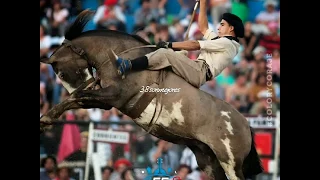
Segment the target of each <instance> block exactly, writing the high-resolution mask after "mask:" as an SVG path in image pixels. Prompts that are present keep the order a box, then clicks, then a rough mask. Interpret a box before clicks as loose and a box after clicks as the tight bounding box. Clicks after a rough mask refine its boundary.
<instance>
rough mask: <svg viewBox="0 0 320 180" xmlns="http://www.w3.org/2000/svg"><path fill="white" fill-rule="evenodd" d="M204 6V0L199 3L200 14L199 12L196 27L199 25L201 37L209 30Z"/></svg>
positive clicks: (205, 2) (205, 3)
mask: <svg viewBox="0 0 320 180" xmlns="http://www.w3.org/2000/svg"><path fill="white" fill-rule="evenodd" d="M206 5H207V1H206V0H201V1H200V12H199V17H198V25H199V30H200V31H201V33H202V34H203V35H204V34H205V33H206V31H207V30H208V29H209V25H208V17H207V7H206Z"/></svg>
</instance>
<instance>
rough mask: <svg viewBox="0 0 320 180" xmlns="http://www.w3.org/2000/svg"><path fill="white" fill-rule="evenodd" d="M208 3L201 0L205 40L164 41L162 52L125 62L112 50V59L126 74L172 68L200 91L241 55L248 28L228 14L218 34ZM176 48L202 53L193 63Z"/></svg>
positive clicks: (201, 25)
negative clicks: (210, 22)
mask: <svg viewBox="0 0 320 180" xmlns="http://www.w3.org/2000/svg"><path fill="white" fill-rule="evenodd" d="M206 3H207V2H206V0H201V1H200V14H199V20H198V24H199V29H200V31H201V33H202V34H203V35H204V39H205V40H198V41H197V40H188V41H183V42H163V41H160V42H159V43H158V44H157V47H158V48H160V49H158V50H156V51H155V52H151V53H149V54H146V55H145V56H142V57H138V58H136V59H133V60H127V59H122V58H120V57H118V56H117V55H115V53H114V52H113V51H112V50H110V52H109V57H111V58H113V60H115V61H116V62H117V66H118V73H119V74H120V75H124V74H125V73H126V72H127V71H129V70H145V69H149V70H159V69H163V68H165V67H169V66H171V67H172V70H173V72H174V73H176V74H177V75H179V76H180V77H182V78H184V79H185V80H186V81H187V82H189V83H190V84H191V85H193V86H195V87H197V88H199V87H200V86H201V85H203V84H204V83H205V82H206V81H209V80H211V79H212V78H214V77H216V76H217V75H219V74H220V73H221V72H222V71H223V69H225V68H226V67H227V66H229V65H230V64H231V63H232V60H233V58H234V57H235V56H236V55H237V54H238V49H239V47H240V44H239V40H238V38H242V37H243V36H244V26H243V23H242V21H241V19H240V18H239V17H238V16H236V15H234V14H231V13H225V14H223V17H222V20H221V22H220V27H219V28H218V34H216V33H215V32H214V31H212V30H210V29H209V28H208V18H207V14H206ZM173 49H182V50H187V51H194V50H201V52H200V55H199V57H198V58H197V60H194V61H193V60H190V59H189V58H188V57H186V56H185V55H182V54H179V53H177V52H175V51H174V50H173Z"/></svg>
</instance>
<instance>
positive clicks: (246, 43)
mask: <svg viewBox="0 0 320 180" xmlns="http://www.w3.org/2000/svg"><path fill="white" fill-rule="evenodd" d="M251 25H252V23H251V22H249V21H247V22H246V23H245V26H244V38H241V39H240V42H241V44H242V46H243V47H244V49H245V50H244V55H245V56H244V57H245V58H246V59H247V60H248V61H251V60H252V59H253V54H252V51H253V50H254V48H255V47H256V45H257V41H258V39H257V36H256V35H255V34H254V33H253V31H252V29H251V27H252V26H251Z"/></svg>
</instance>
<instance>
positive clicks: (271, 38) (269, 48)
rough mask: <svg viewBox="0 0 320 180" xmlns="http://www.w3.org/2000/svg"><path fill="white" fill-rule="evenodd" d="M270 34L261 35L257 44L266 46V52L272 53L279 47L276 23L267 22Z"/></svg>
mask: <svg viewBox="0 0 320 180" xmlns="http://www.w3.org/2000/svg"><path fill="white" fill-rule="evenodd" d="M268 28H269V31H270V34H268V35H263V36H262V37H261V39H260V41H259V45H260V46H263V47H265V48H266V54H270V55H271V54H272V52H273V51H274V50H275V49H280V35H279V34H278V24H277V23H276V22H270V23H269V24H268Z"/></svg>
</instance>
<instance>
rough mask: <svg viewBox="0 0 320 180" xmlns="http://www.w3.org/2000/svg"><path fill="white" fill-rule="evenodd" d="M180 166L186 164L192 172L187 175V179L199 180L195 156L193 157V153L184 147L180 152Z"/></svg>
mask: <svg viewBox="0 0 320 180" xmlns="http://www.w3.org/2000/svg"><path fill="white" fill-rule="evenodd" d="M180 164H186V165H188V166H189V167H190V168H191V170H192V172H191V173H190V174H188V175H187V178H188V179H200V175H201V173H200V171H199V170H198V162H197V159H196V156H195V155H194V153H193V152H192V151H191V149H190V148H188V147H186V148H185V149H184V150H183V151H182V156H181V159H180Z"/></svg>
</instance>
